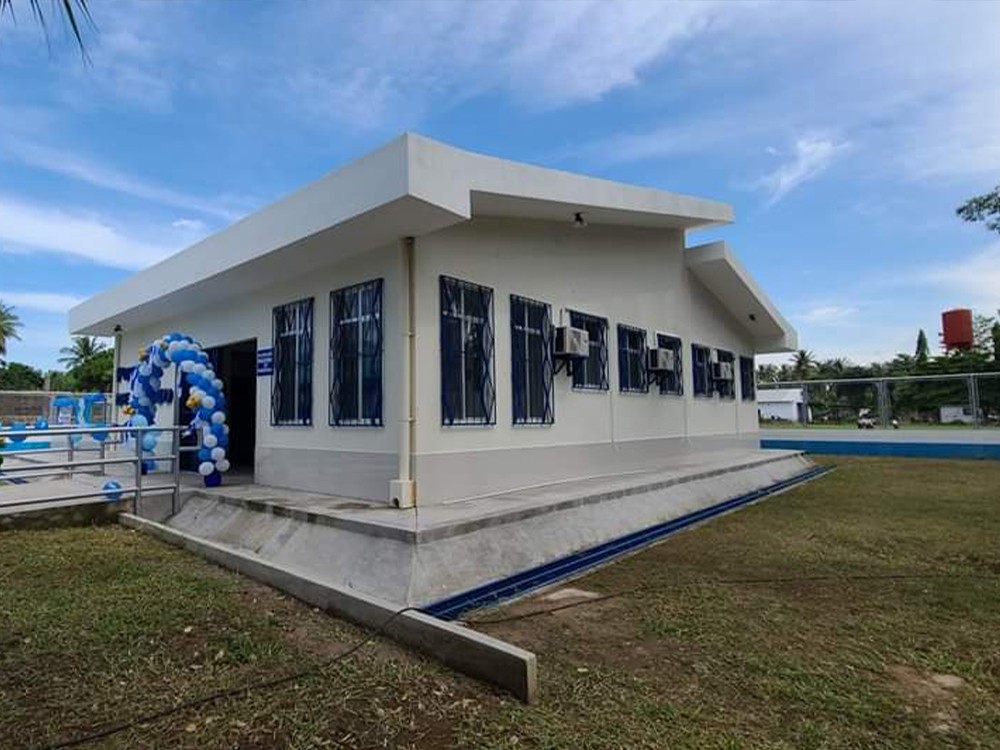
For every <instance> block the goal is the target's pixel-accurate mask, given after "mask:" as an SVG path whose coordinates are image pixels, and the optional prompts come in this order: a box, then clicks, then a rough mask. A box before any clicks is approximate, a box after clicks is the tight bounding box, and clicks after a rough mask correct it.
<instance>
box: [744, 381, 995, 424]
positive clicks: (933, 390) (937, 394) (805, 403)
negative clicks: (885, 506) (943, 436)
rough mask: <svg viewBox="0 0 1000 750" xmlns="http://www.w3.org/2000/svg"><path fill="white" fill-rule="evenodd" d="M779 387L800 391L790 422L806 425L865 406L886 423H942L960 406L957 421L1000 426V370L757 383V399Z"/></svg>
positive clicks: (841, 416) (846, 415) (844, 415)
mask: <svg viewBox="0 0 1000 750" xmlns="http://www.w3.org/2000/svg"><path fill="white" fill-rule="evenodd" d="M780 389H801V402H800V403H801V408H800V409H799V413H798V414H797V415H796V417H795V419H794V420H792V421H797V422H800V423H803V424H807V423H810V422H814V421H828V420H829V421H832V422H843V421H848V419H849V418H850V417H854V418H856V417H857V415H858V413H859V411H861V410H862V409H864V410H867V411H868V412H869V413H870V414H871V415H872V416H873V417H876V418H877V420H878V422H879V423H880V424H881V425H882V426H883V427H888V426H890V424H892V423H893V421H894V420H896V419H897V418H902V419H904V420H906V419H909V420H910V421H913V422H919V423H923V424H930V423H943V422H945V421H946V420H945V417H944V414H943V409H942V407H944V408H947V407H962V409H964V412H963V414H962V415H960V416H959V418H958V421H961V422H964V423H967V424H968V426H969V427H974V428H978V427H984V426H987V425H990V424H997V419H998V414H1000V372H976V373H972V372H966V373H947V374H943V373H942V374H935V375H885V376H875V377H866V378H816V379H809V380H790V381H781V382H758V384H757V401H758V402H761V401H766V400H767V399H766V396H765V394H766V392H767V391H769V390H780ZM935 412H937V414H936V416H935V414H934V413H935Z"/></svg>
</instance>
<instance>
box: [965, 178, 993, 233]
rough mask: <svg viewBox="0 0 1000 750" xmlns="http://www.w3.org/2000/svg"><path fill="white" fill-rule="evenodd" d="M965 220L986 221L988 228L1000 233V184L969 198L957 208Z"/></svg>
mask: <svg viewBox="0 0 1000 750" xmlns="http://www.w3.org/2000/svg"><path fill="white" fill-rule="evenodd" d="M955 213H956V214H958V215H959V217H960V218H962V219H963V220H964V221H971V222H984V223H985V224H986V228H987V229H989V230H991V231H994V232H998V233H1000V185H998V186H997V187H995V188H993V190H991V191H990V192H988V193H983V194H982V195H977V196H975V197H974V198H969V200H967V201H966V202H965V203H963V204H962V205H961V206H959V207H958V208H956V209H955Z"/></svg>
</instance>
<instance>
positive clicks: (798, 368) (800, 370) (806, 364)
mask: <svg viewBox="0 0 1000 750" xmlns="http://www.w3.org/2000/svg"><path fill="white" fill-rule="evenodd" d="M815 369H816V357H815V355H814V354H813V353H812V352H810V351H807V350H805V349H799V350H798V351H797V352H795V356H794V357H792V372H793V373H794V375H795V379H796V380H807V379H808V378H809V376H810V375H811V374H812V372H813V370H815Z"/></svg>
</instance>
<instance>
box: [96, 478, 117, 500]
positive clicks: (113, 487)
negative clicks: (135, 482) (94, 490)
mask: <svg viewBox="0 0 1000 750" xmlns="http://www.w3.org/2000/svg"><path fill="white" fill-rule="evenodd" d="M101 490H102V491H103V492H104V497H106V498H107V499H108V500H111V501H112V502H113V501H115V500H121V499H122V486H121V484H119V483H118V482H116V481H115V480H114V479H109V480H108V481H107V482H105V483H104V485H103V486H102V487H101Z"/></svg>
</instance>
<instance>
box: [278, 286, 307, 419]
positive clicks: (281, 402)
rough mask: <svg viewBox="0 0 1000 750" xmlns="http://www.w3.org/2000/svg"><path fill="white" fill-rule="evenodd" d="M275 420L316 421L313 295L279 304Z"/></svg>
mask: <svg viewBox="0 0 1000 750" xmlns="http://www.w3.org/2000/svg"><path fill="white" fill-rule="evenodd" d="M271 341H272V345H273V346H274V376H273V377H272V378H271V424H273V425H311V424H312V398H313V393H312V366H313V298H312V297H310V298H309V299H302V300H299V301H297V302H289V303H288V304H286V305H280V306H279V307H275V308H274V310H273V314H272V327H271Z"/></svg>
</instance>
